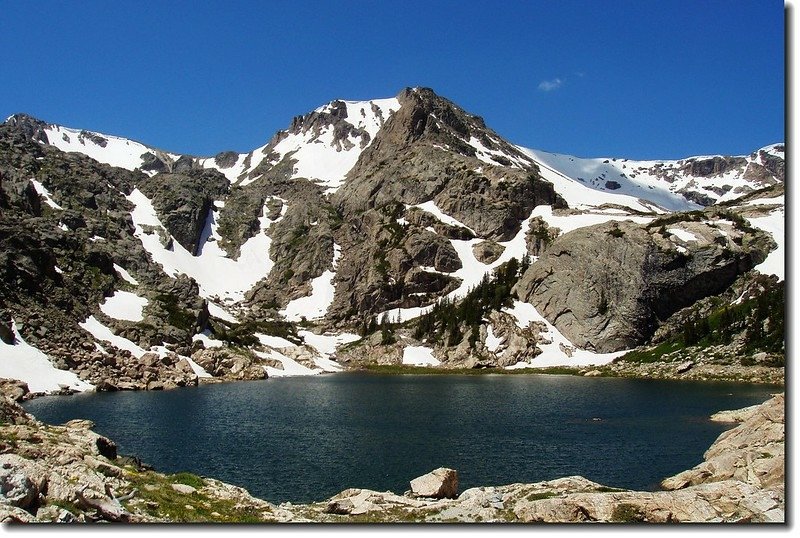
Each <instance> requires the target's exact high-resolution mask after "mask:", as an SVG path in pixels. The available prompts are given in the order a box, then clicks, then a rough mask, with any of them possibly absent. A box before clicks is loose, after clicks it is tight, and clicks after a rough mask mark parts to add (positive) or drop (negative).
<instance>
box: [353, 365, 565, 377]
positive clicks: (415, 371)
mask: <svg viewBox="0 0 800 538" xmlns="http://www.w3.org/2000/svg"><path fill="white" fill-rule="evenodd" d="M362 370H364V371H367V372H370V373H375V374H400V375H406V374H408V375H488V374H499V375H536V374H548V375H578V368H569V367H566V366H564V367H559V366H553V367H548V368H519V369H514V370H506V369H504V368H436V367H432V366H412V365H407V364H367V365H364V366H363V367H362Z"/></svg>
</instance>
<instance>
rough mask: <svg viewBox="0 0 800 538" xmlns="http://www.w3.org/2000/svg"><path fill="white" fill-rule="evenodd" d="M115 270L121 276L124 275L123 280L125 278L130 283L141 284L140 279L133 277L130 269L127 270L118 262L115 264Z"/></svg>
mask: <svg viewBox="0 0 800 538" xmlns="http://www.w3.org/2000/svg"><path fill="white" fill-rule="evenodd" d="M114 270H115V271H116V272H117V273H118V274H119V276H121V277H122V280H124V281H125V282H127V283H128V284H133V285H134V286H138V285H139V281H138V280H136V279H135V278H133V277H132V276H131V274H130V273H129V272H128V271H126V270H125V269H123V268H122V267H121V266H119V265H117V264H116V263H115V264H114Z"/></svg>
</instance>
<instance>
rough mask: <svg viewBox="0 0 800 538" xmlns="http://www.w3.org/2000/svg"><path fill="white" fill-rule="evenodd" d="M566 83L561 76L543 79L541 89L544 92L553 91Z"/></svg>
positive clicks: (540, 84)
mask: <svg viewBox="0 0 800 538" xmlns="http://www.w3.org/2000/svg"><path fill="white" fill-rule="evenodd" d="M562 84H564V81H563V80H562V79H560V78H554V79H553V80H543V81H541V82H540V83H539V89H540V90H542V91H543V92H551V91H553V90H557V89H558V88H560V87H561V85H562Z"/></svg>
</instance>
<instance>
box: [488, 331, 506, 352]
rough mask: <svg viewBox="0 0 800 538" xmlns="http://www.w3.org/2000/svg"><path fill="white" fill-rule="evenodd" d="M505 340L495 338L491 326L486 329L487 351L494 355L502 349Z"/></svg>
mask: <svg viewBox="0 0 800 538" xmlns="http://www.w3.org/2000/svg"><path fill="white" fill-rule="evenodd" d="M503 340H504V339H503V338H500V337H499V336H495V334H494V330H493V329H492V326H491V325H489V326H488V327H487V328H486V342H484V345H485V346H486V349H488V350H489V351H491V352H492V353H494V352H495V351H497V350H498V349H499V348H500V344H502V343H503Z"/></svg>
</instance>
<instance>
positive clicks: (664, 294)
mask: <svg viewBox="0 0 800 538" xmlns="http://www.w3.org/2000/svg"><path fill="white" fill-rule="evenodd" d="M681 217H682V218H681ZM721 220H725V215H724V213H723V212H718V211H706V212H704V213H701V214H700V215H698V214H685V215H682V216H681V215H675V216H671V217H668V218H661V219H658V218H657V219H654V220H653V221H651V222H649V223H648V224H643V225H638V224H634V223H631V222H622V223H605V224H602V225H598V226H594V227H590V228H581V229H579V230H575V231H573V232H570V233H568V234H565V235H563V236H561V237H559V238H558V239H556V240H555V241H553V243H552V245H550V247H549V248H548V249H547V250H546V251H545V252H544V253H543V254H542V256H541V257H540V258H539V260H538V261H537V262H536V263H535V264H533V265H532V266H531V267H530V268H529V269H528V271H527V272H526V273H525V274H524V275H522V277H521V278H520V281H519V283H518V284H517V287H516V290H517V293H518V295H519V297H520V299H521V300H523V301H525V302H528V303H531V304H532V305H533V306H534V307H536V308H537V310H538V311H539V312H541V313H542V315H543V316H544V317H546V318H547V319H548V320H550V321H551V322H552V323H553V324H554V325H555V326H556V327H557V328H558V329H559V330H560V331H561V332H562V333H563V334H564V335H565V336H566V337H567V338H569V339H570V341H571V342H573V343H574V344H575V345H576V346H578V347H581V348H585V349H591V350H594V351H597V352H600V353H608V352H613V351H619V350H622V349H630V348H633V347H636V346H637V345H640V344H643V343H645V342H646V341H647V340H648V339H649V338H650V337H651V336H652V335H653V333H654V331H655V330H656V328H657V327H658V326H659V324H660V323H661V322H663V321H665V320H666V319H667V318H669V316H671V315H672V314H673V313H675V312H677V311H678V310H680V309H682V308H686V307H688V306H691V305H692V304H694V303H695V302H696V301H698V300H699V299H703V298H705V297H708V296H712V295H717V294H719V293H721V292H723V291H724V290H725V289H727V288H728V287H729V286H730V285H731V284H733V282H734V281H735V280H736V279H737V278H738V277H739V276H740V275H742V274H744V273H745V272H747V271H749V270H750V269H752V268H753V267H755V266H756V265H757V264H759V263H761V262H762V261H764V259H765V258H766V257H767V254H768V253H769V251H770V250H771V249H772V248H774V246H775V244H774V242H773V241H772V239H771V238H770V236H769V235H768V234H765V233H764V232H761V231H759V230H755V229H753V228H751V227H749V226H747V225H745V224H740V225H737V224H736V223H734V222H733V221H730V220H726V221H725V223H724V224H722V225H720V224H718V223H719V222H720V221H721Z"/></svg>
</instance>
